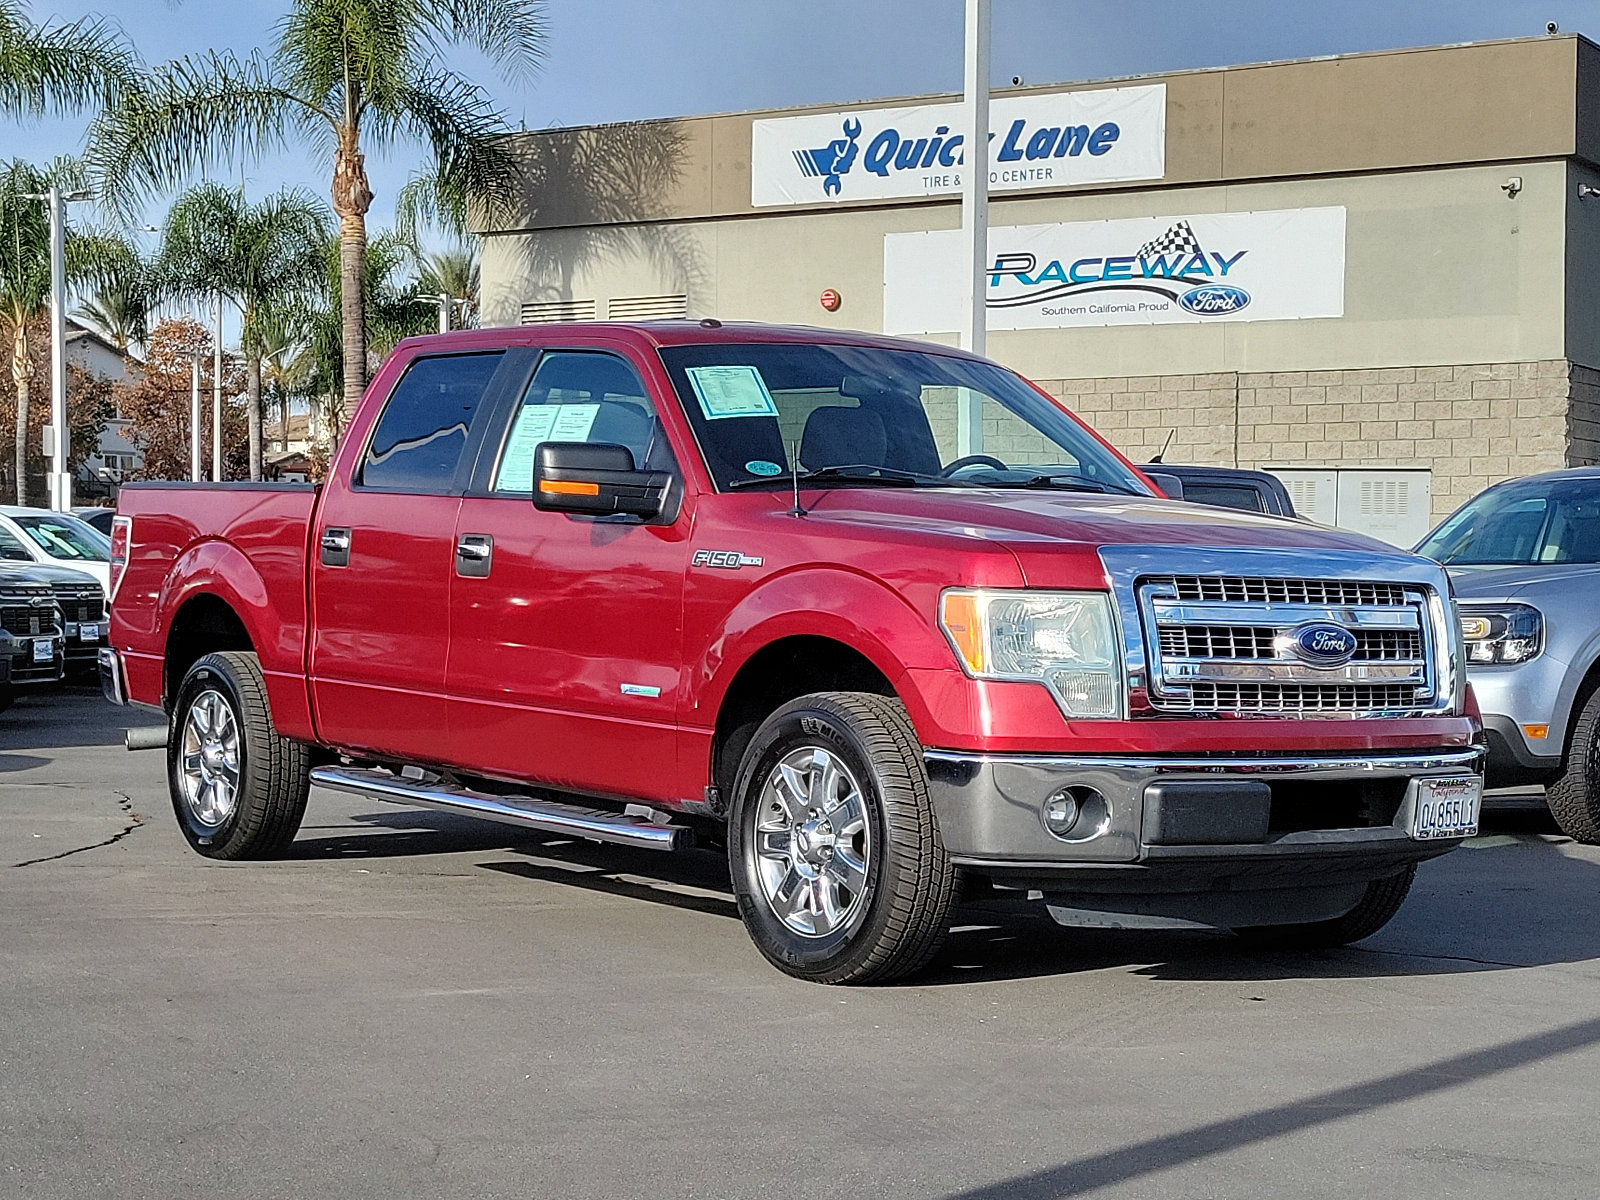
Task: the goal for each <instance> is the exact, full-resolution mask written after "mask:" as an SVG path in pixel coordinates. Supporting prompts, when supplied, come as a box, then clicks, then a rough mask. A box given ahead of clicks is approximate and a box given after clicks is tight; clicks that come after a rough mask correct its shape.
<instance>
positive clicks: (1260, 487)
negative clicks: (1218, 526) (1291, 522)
mask: <svg viewBox="0 0 1600 1200" xmlns="http://www.w3.org/2000/svg"><path fill="white" fill-rule="evenodd" d="M1142 470H1143V471H1144V472H1145V473H1146V474H1147V475H1149V476H1151V477H1152V478H1154V479H1155V480H1156V483H1157V485H1158V486H1160V485H1162V477H1167V478H1172V479H1176V480H1177V481H1178V484H1179V486H1180V488H1181V494H1179V495H1173V494H1172V490H1171V489H1170V488H1166V487H1164V486H1163V487H1162V490H1163V491H1166V492H1167V494H1168V495H1170V496H1172V498H1173V499H1175V500H1176V499H1182V500H1187V501H1189V502H1190V503H1191V504H1212V505H1215V506H1217V507H1219V508H1236V509H1238V510H1240V511H1241V512H1258V513H1266V514H1268V515H1269V516H1274V517H1292V516H1294V515H1295V511H1294V501H1293V500H1291V499H1290V498H1289V489H1288V488H1286V487H1284V485H1283V480H1281V479H1279V478H1278V477H1277V476H1276V475H1269V474H1268V473H1267V472H1265V471H1247V470H1244V469H1242V468H1239V467H1211V466H1191V465H1188V464H1183V463H1169V462H1151V463H1145V464H1144V466H1143V467H1142Z"/></svg>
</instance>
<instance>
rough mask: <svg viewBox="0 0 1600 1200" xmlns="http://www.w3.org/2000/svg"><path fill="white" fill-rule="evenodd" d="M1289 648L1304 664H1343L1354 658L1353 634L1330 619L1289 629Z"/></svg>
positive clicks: (1354, 636) (1323, 665) (1354, 638)
mask: <svg viewBox="0 0 1600 1200" xmlns="http://www.w3.org/2000/svg"><path fill="white" fill-rule="evenodd" d="M1288 641H1289V649H1290V650H1291V651H1292V652H1293V653H1294V656H1295V657H1296V658H1298V659H1299V660H1300V661H1301V662H1303V663H1305V664H1306V665H1307V666H1312V667H1342V666H1344V665H1345V663H1347V662H1349V661H1350V660H1351V659H1352V658H1353V657H1355V652H1356V635H1355V634H1353V633H1351V632H1350V631H1349V630H1348V629H1346V628H1345V627H1344V626H1343V625H1335V624H1334V623H1333V622H1332V621H1310V622H1307V623H1306V624H1304V625H1297V626H1295V627H1294V628H1293V629H1291V630H1290V631H1289V637H1288Z"/></svg>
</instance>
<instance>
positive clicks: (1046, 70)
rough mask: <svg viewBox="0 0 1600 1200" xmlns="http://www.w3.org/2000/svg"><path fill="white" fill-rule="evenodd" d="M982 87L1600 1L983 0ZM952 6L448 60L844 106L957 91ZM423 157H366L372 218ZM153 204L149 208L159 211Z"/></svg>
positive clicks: (182, 32)
mask: <svg viewBox="0 0 1600 1200" xmlns="http://www.w3.org/2000/svg"><path fill="white" fill-rule="evenodd" d="M993 6H994V52H993V74H994V81H995V82H996V83H999V84H1003V83H1006V82H1008V81H1009V80H1010V79H1011V77H1012V76H1014V75H1020V76H1022V77H1023V78H1024V79H1025V80H1026V81H1027V82H1029V83H1051V82H1058V81H1065V80H1081V79H1098V78H1106V77H1112V76H1120V75H1132V74H1140V73H1145V72H1151V71H1164V70H1172V69H1180V68H1185V67H1207V66H1224V65H1227V64H1231V63H1240V62H1255V61H1263V60H1269V59H1277V58H1298V57H1305V56H1311V55H1324V54H1338V53H1348V52H1352V51H1360V50H1376V49H1385V48H1391V47H1399V46H1420V45H1432V44H1438V43H1447V42H1460V41H1471V40H1477V39H1484V38H1500V37H1516V36H1523V35H1531V34H1538V33H1542V31H1543V29H1544V24H1545V22H1546V21H1547V20H1555V21H1558V22H1559V23H1560V25H1561V27H1562V29H1563V31H1572V32H1588V33H1591V34H1592V35H1593V36H1596V37H1600V0H1539V2H1537V3H1535V2H1525V0H1435V2H1427V0H1400V2H1396V0H1320V2H1315V3H1306V2H1304V0H993ZM286 7H287V6H286V4H284V3H279V2H277V0H183V2H182V3H173V2H171V0H34V3H33V11H34V15H35V18H36V19H42V18H44V17H46V16H49V15H55V16H57V17H60V18H62V19H72V18H75V17H77V16H81V15H83V14H85V13H91V12H95V13H101V14H104V15H106V16H108V17H110V18H112V19H113V20H115V21H117V22H119V23H120V24H121V25H122V27H123V28H124V29H125V30H126V31H127V33H128V34H129V35H130V36H131V37H132V38H133V40H134V42H135V43H136V45H137V46H138V48H139V50H140V52H141V53H142V54H143V55H144V57H145V58H146V59H147V60H149V61H151V62H156V61H161V60H164V59H167V58H172V57H176V56H179V55H183V54H189V53H194V52H198V51H203V50H207V49H211V48H217V49H224V48H226V49H231V50H234V51H236V52H239V53H248V52H250V51H252V50H254V49H257V48H263V47H267V46H269V45H270V43H271V40H272V31H273V26H274V23H275V22H276V21H277V19H278V18H279V16H280V15H281V13H282V12H283V11H284V9H285V8H286ZM962 11H963V4H962V0H548V12H549V25H550V59H549V63H548V66H547V68H546V70H545V71H544V73H543V74H542V76H541V77H540V78H539V79H537V80H536V81H535V82H534V83H533V84H531V85H529V86H525V87H509V86H506V85H504V84H502V83H501V82H500V81H499V80H498V79H497V78H495V76H494V74H493V72H492V71H490V70H488V69H487V68H486V67H485V66H484V64H483V63H482V62H480V61H475V60H474V59H473V57H471V56H468V55H462V56H460V57H459V58H458V59H457V60H456V62H455V63H454V64H453V65H455V66H457V67H458V68H460V69H462V70H464V71H466V72H467V73H468V74H470V75H472V76H473V77H474V78H476V79H478V80H479V81H480V82H482V83H483V84H485V85H486V86H487V87H489V89H490V91H491V92H492V94H494V95H495V97H496V98H497V99H498V100H499V102H500V103H501V105H502V106H503V107H504V108H505V110H506V112H507V114H508V116H509V117H510V119H511V121H512V123H513V124H518V123H524V124H526V125H527V126H528V127H529V128H541V127H547V126H555V125H574V124H587V123H591V122H599V121H620V120H631V119H637V118H643V117H660V116H680V115H689V114H694V113H705V112H724V111H730V110H737V109H745V108H757V107H772V106H779V105H789V104H810V103H834V102H837V103H845V102H849V101H854V100H862V99H871V98H877V97H885V96H904V95H916V94H921V93H928V92H940V91H955V90H959V88H960V86H961V31H962ZM84 124H85V122H84V121H83V120H74V121H65V122H47V123H44V124H36V125H32V126H19V125H16V124H13V123H8V122H0V134H3V141H0V156H3V157H11V156H22V157H27V158H34V159H48V158H50V157H52V156H53V155H54V154H56V153H59V152H61V151H62V150H69V151H70V150H76V149H77V148H78V146H79V145H80V143H81V136H82V130H83V127H84ZM417 161H419V155H418V154H417V152H416V151H415V150H414V149H411V148H406V149H402V150H400V151H399V152H398V153H395V154H391V155H390V156H388V157H387V158H375V159H374V160H373V161H371V162H370V163H369V167H370V169H371V172H372V175H373V183H374V188H373V190H374V192H375V193H376V194H377V199H376V201H375V203H374V205H373V212H372V218H373V222H374V224H377V225H381V224H385V223H387V222H388V221H389V219H390V217H391V215H392V211H393V199H394V193H395V191H396V190H397V188H398V187H399V185H400V184H401V183H402V182H403V181H404V179H405V178H406V176H407V174H409V172H410V170H411V167H412V165H413V163H415V162H417ZM241 175H242V178H243V179H244V181H245V183H246V184H247V186H248V188H249V190H250V191H251V193H252V194H260V193H262V192H265V191H268V190H271V189H273V188H275V187H277V186H280V185H281V184H283V183H291V184H304V185H305V186H307V187H310V188H312V189H313V190H314V191H315V192H316V193H317V194H318V195H320V196H325V195H326V193H327V167H326V164H323V163H320V162H312V161H309V159H308V156H306V155H292V156H281V157H275V158H274V159H272V160H270V161H268V162H265V163H262V164H258V165H256V166H254V167H246V168H244V169H243V170H242V171H241V170H240V169H238V168H235V170H234V171H232V172H230V178H240V177H241ZM160 211H161V209H160V207H159V206H156V207H153V208H152V209H151V213H150V215H151V217H152V219H154V218H155V217H157V216H158V215H159V213H160Z"/></svg>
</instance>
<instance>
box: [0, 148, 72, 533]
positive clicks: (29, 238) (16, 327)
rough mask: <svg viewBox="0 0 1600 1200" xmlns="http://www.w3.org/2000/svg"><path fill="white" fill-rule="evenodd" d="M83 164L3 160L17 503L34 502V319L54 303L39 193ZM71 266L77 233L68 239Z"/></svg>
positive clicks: (3, 269) (0, 254)
mask: <svg viewBox="0 0 1600 1200" xmlns="http://www.w3.org/2000/svg"><path fill="white" fill-rule="evenodd" d="M82 181H83V175H82V167H81V165H80V164H79V163H78V162H77V161H76V160H74V159H70V158H59V159H57V160H56V161H55V162H54V163H52V164H51V165H50V166H49V167H45V168H40V167H36V166H34V165H33V164H32V163H29V162H24V161H23V160H22V159H13V160H12V161H11V162H9V163H5V164H3V165H0V335H5V336H9V337H10V339H11V378H12V381H13V382H14V383H15V384H16V389H17V429H16V470H17V489H16V490H17V503H18V504H26V503H27V502H28V498H27V492H28V469H27V468H28V405H29V403H30V402H31V400H32V389H33V376H34V366H33V353H32V350H31V348H30V347H29V344H28V325H29V323H30V322H32V321H34V320H37V319H38V318H40V317H42V316H43V315H44V313H45V311H46V309H47V308H48V307H49V305H50V219H49V215H48V214H47V213H46V211H45V206H44V205H43V204H41V203H40V202H39V199H38V197H39V196H40V195H41V194H42V193H44V192H45V191H47V190H48V189H49V188H50V186H51V184H59V185H61V186H62V187H67V188H71V187H77V186H79V185H80V184H81V183H82ZM67 247H68V250H69V262H68V266H69V268H71V267H73V266H74V265H75V259H76V253H75V252H76V249H77V247H76V244H75V239H74V240H72V241H68V243H67Z"/></svg>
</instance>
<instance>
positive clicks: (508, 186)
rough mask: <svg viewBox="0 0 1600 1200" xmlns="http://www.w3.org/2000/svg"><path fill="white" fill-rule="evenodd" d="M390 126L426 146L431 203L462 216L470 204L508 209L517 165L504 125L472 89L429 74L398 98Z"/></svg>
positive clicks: (456, 79)
mask: <svg viewBox="0 0 1600 1200" xmlns="http://www.w3.org/2000/svg"><path fill="white" fill-rule="evenodd" d="M392 119H393V122H394V127H395V128H396V129H397V130H400V131H404V132H406V133H408V134H410V135H411V136H413V137H416V138H419V139H421V140H422V141H425V142H426V143H427V144H428V147H429V148H430V149H431V150H432V151H433V158H434V163H435V174H436V177H437V179H436V182H435V183H434V185H433V187H434V188H435V190H436V204H437V207H438V208H440V209H441V210H445V211H448V210H450V209H455V210H458V211H460V212H463V213H464V212H466V210H467V206H468V204H469V202H470V203H481V204H486V205H489V206H490V207H501V206H504V205H508V204H510V203H511V202H512V201H513V200H514V199H515V198H516V194H517V183H518V180H519V178H520V173H519V169H518V165H517V160H516V159H515V157H513V156H512V154H511V153H510V152H509V150H508V149H507V147H506V146H505V144H504V140H503V139H502V138H501V137H499V136H497V135H500V134H503V133H505V132H506V126H505V120H504V117H503V116H502V114H501V112H500V110H499V109H498V108H496V107H495V104H494V102H493V101H492V100H491V99H490V97H489V95H488V93H486V92H485V91H484V90H483V89H482V88H480V87H479V86H478V85H477V84H475V83H472V82H471V81H469V80H467V79H463V78H462V77H461V76H459V75H457V74H455V72H453V71H446V70H442V69H439V70H435V71H433V72H431V73H429V74H427V75H424V76H422V77H421V78H419V79H417V80H416V81H415V82H414V83H412V84H411V85H410V86H408V87H406V88H405V89H404V90H403V91H402V93H401V94H400V96H399V109H398V111H396V112H395V113H394V115H393V118H392Z"/></svg>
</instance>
